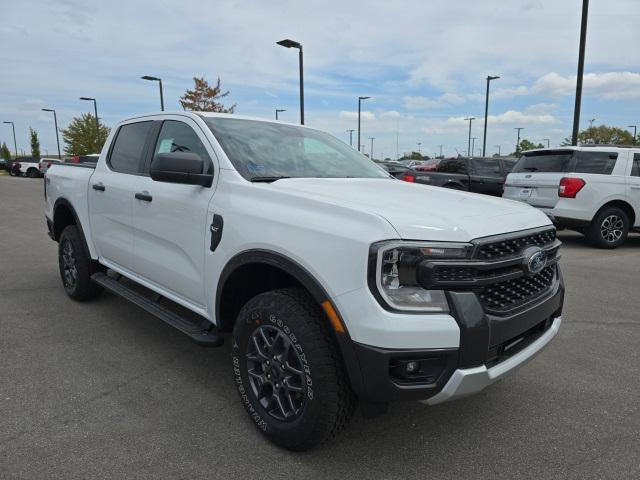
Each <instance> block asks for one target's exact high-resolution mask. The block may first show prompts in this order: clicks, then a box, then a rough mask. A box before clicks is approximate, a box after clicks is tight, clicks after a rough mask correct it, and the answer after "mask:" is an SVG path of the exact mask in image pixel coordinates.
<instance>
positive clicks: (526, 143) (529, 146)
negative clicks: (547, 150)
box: [511, 138, 544, 156]
mask: <svg viewBox="0 0 640 480" xmlns="http://www.w3.org/2000/svg"><path fill="white" fill-rule="evenodd" d="M536 148H544V145H543V144H541V143H533V142H532V141H530V140H527V139H526V138H523V139H522V140H520V145H518V148H516V151H515V152H514V153H512V154H511V155H515V156H519V155H520V154H521V153H522V152H525V151H527V150H534V149H536Z"/></svg>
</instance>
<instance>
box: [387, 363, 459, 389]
mask: <svg viewBox="0 0 640 480" xmlns="http://www.w3.org/2000/svg"><path fill="white" fill-rule="evenodd" d="M446 366H447V364H446V358H445V357H443V356H442V357H441V356H434V357H431V358H394V359H391V361H390V363H389V374H390V375H391V378H392V379H393V380H394V381H396V382H397V383H423V384H426V383H436V382H437V381H438V379H439V378H440V376H441V375H442V373H443V372H444V370H445V368H446Z"/></svg>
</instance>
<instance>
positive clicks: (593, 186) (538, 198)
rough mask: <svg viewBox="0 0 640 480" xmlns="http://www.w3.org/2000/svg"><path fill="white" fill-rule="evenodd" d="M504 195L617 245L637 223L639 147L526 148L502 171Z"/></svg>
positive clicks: (602, 245) (593, 237)
mask: <svg viewBox="0 0 640 480" xmlns="http://www.w3.org/2000/svg"><path fill="white" fill-rule="evenodd" d="M503 197H504V198H509V199H512V200H520V201H523V202H526V203H528V204H529V205H532V206H534V207H537V208H539V209H541V210H542V211H543V212H544V213H546V214H547V215H548V216H549V218H551V220H552V221H553V222H554V223H555V224H556V225H557V226H559V227H564V228H570V229H573V230H577V231H579V232H582V233H584V234H585V235H586V236H587V238H588V239H589V240H590V241H591V242H592V243H593V244H594V245H595V246H597V247H600V248H616V247H618V246H620V245H621V244H622V243H623V242H624V241H625V240H626V238H627V235H628V233H629V231H630V230H633V229H635V228H638V227H640V218H639V216H638V215H637V212H640V147H620V146H606V145H583V146H581V147H563V148H557V149H542V150H530V151H527V152H524V155H523V156H522V158H520V160H519V161H518V163H517V164H516V166H515V167H514V169H513V171H512V172H511V173H510V174H509V176H507V180H506V182H505V188H504V194H503Z"/></svg>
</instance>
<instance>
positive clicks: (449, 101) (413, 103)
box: [402, 93, 465, 110]
mask: <svg viewBox="0 0 640 480" xmlns="http://www.w3.org/2000/svg"><path fill="white" fill-rule="evenodd" d="M402 102H403V104H404V106H405V108H408V109H410V110H418V109H427V108H443V107H450V106H454V105H462V104H463V103H464V102H465V99H464V97H462V96H460V95H457V94H455V93H444V94H442V95H440V96H438V97H434V98H427V97H420V96H417V97H411V96H405V97H402Z"/></svg>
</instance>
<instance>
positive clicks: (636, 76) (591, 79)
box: [491, 72, 640, 100]
mask: <svg viewBox="0 0 640 480" xmlns="http://www.w3.org/2000/svg"><path fill="white" fill-rule="evenodd" d="M576 78H577V77H576V75H567V76H563V75H560V74H559V73H556V72H550V73H547V74H546V75H543V76H542V77H540V78H538V79H537V80H536V81H535V82H533V84H532V85H530V86H525V85H520V86H517V87H509V88H497V89H495V91H493V92H492V93H491V95H492V98H496V99H507V98H513V97H518V96H527V95H539V96H543V97H556V98H559V97H567V96H571V95H574V94H575V91H576ZM582 89H583V95H591V96H594V97H597V98H599V99H601V100H638V99H640V73H636V72H604V73H587V74H585V76H584V78H583V83H582Z"/></svg>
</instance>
